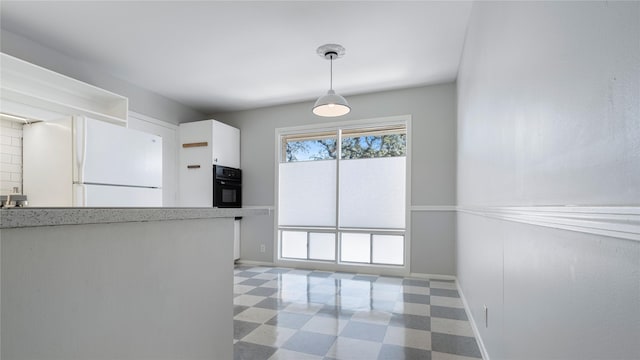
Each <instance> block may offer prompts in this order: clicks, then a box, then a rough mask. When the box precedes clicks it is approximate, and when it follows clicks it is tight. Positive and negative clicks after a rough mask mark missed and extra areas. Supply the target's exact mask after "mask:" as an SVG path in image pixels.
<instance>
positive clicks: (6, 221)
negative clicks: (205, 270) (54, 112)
mask: <svg viewBox="0 0 640 360" xmlns="http://www.w3.org/2000/svg"><path fill="white" fill-rule="evenodd" d="M271 211H272V210H271V209H269V208H267V207H248V208H247V207H245V208H229V209H221V208H162V207H160V208H30V207H26V208H2V209H0V229H10V228H23V227H37V226H57V225H82V224H108V223H125V222H142V221H167V220H189V219H210V218H211V219H212V218H233V217H240V216H252V215H267V214H269V213H270V212H271Z"/></svg>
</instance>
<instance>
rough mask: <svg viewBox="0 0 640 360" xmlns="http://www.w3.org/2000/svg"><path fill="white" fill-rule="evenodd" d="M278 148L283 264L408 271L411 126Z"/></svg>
mask: <svg viewBox="0 0 640 360" xmlns="http://www.w3.org/2000/svg"><path fill="white" fill-rule="evenodd" d="M279 141H280V156H279V159H280V164H279V170H278V179H279V181H278V189H279V191H278V194H279V196H278V229H279V241H280V243H279V249H280V253H279V255H278V257H279V259H284V260H298V261H321V262H329V263H336V264H347V265H348V264H368V265H381V266H403V265H404V259H405V251H404V248H405V231H406V226H405V219H406V155H407V126H406V122H401V123H395V124H385V125H384V126H379V125H378V126H358V127H349V126H347V127H343V128H334V129H323V130H321V131H315V132H313V131H311V132H302V133H301V132H296V133H286V132H283V133H282V134H281V135H280V136H279Z"/></svg>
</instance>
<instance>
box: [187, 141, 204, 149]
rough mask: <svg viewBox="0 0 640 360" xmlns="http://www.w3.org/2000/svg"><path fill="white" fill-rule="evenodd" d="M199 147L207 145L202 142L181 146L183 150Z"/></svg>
mask: <svg viewBox="0 0 640 360" xmlns="http://www.w3.org/2000/svg"><path fill="white" fill-rule="evenodd" d="M200 146H209V143H208V142H206V141H203V142H194V143H185V144H182V147H183V148H191V147H200Z"/></svg>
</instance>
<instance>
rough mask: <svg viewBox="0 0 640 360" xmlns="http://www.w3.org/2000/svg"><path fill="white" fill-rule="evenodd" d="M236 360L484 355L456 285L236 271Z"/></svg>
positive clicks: (450, 359)
mask: <svg viewBox="0 0 640 360" xmlns="http://www.w3.org/2000/svg"><path fill="white" fill-rule="evenodd" d="M234 284H235V285H234V329H233V333H234V358H235V359H238V360H239V359H243V360H254V359H260V360H267V359H268V360H275V359H291V360H306V359H345V360H359V359H362V360H374V359H389V360H401V359H412V360H413V359H433V360H470V359H478V358H481V355H480V350H479V349H478V345H477V343H476V340H475V338H474V336H473V332H472V330H471V326H470V324H469V322H468V321H467V316H466V314H465V311H464V308H463V305H462V301H461V300H460V297H459V295H458V291H457V290H456V286H455V283H454V282H453V281H443V280H428V279H409V278H400V277H386V276H372V275H358V274H352V273H340V272H323V271H306V270H297V269H285V268H273V267H249V266H236V268H235V276H234Z"/></svg>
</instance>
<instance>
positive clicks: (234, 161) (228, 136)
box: [211, 121, 240, 168]
mask: <svg viewBox="0 0 640 360" xmlns="http://www.w3.org/2000/svg"><path fill="white" fill-rule="evenodd" d="M211 124H212V129H211V131H212V135H213V137H212V140H211V154H212V156H213V157H212V161H213V165H220V166H227V167H232V168H240V130H239V129H236V128H234V127H233V126H229V125H227V124H223V123H221V122H218V121H212V123H211Z"/></svg>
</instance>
